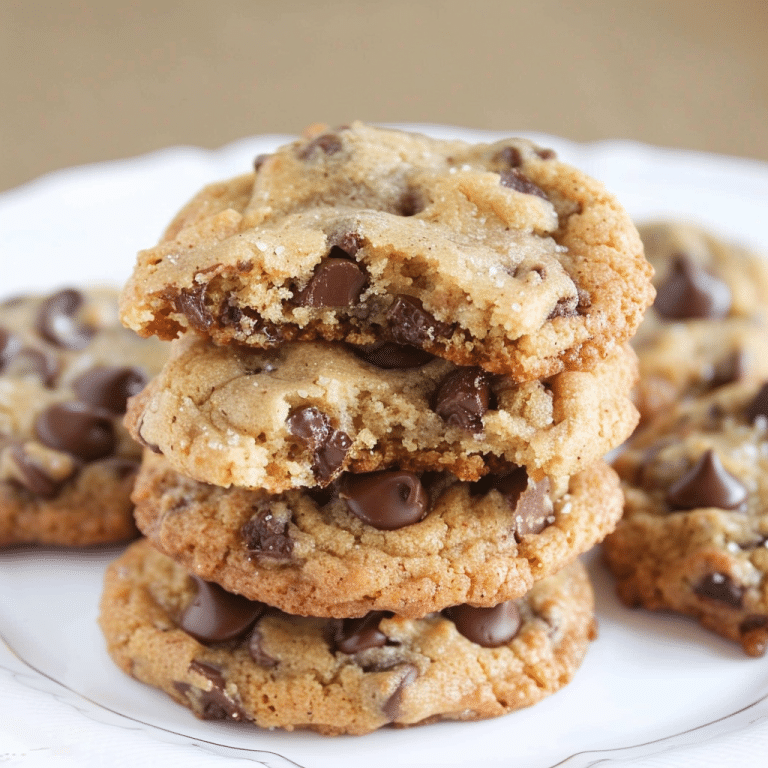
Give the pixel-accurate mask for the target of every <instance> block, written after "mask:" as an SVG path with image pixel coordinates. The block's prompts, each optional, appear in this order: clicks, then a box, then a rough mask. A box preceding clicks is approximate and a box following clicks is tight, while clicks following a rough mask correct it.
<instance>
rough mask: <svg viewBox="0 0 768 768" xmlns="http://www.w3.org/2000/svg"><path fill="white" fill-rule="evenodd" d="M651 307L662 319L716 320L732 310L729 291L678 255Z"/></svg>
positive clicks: (718, 281)
mask: <svg viewBox="0 0 768 768" xmlns="http://www.w3.org/2000/svg"><path fill="white" fill-rule="evenodd" d="M653 306H654V308H655V309H656V311H657V312H658V313H659V315H661V317H663V318H664V319H665V320H692V319H696V318H704V319H706V320H717V319H719V318H721V317H726V316H727V315H728V313H729V312H730V310H731V289H730V288H729V287H728V284H727V283H725V282H723V281H722V280H719V279H718V278H716V277H715V276H714V275H711V274H710V273H709V272H707V271H706V270H704V269H702V268H701V267H700V266H699V265H698V264H696V263H695V262H694V261H693V260H692V259H691V258H690V257H688V256H686V255H685V254H677V255H676V256H675V260H674V262H673V264H672V269H671V270H670V272H669V276H668V277H667V279H666V281H665V283H664V284H663V285H661V286H659V289H658V291H657V292H656V301H655V302H654V303H653Z"/></svg>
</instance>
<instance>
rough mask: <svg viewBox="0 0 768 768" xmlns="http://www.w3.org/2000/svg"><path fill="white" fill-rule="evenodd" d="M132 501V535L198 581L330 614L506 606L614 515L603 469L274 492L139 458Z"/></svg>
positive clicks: (380, 480)
mask: <svg viewBox="0 0 768 768" xmlns="http://www.w3.org/2000/svg"><path fill="white" fill-rule="evenodd" d="M133 498H134V501H135V503H136V522H137V524H138V526H139V528H140V529H141V531H142V532H143V533H144V534H145V535H146V536H147V537H148V538H149V539H150V540H151V542H152V543H153V544H154V545H155V546H156V547H157V548H158V549H160V550H161V551H163V552H164V553H165V554H167V555H168V556H170V557H172V558H173V559H174V560H176V561H177V562H179V563H180V564H182V565H183V566H184V567H185V568H187V569H189V570H190V571H191V572H193V573H195V574H196V575H198V576H200V577H201V578H204V579H209V580H212V581H216V582H218V583H219V584H221V585H222V586H223V587H224V588H225V589H227V590H229V591H231V592H236V593H238V594H242V595H245V596H246V597H248V598H249V599H252V600H262V601H264V602H266V603H269V604H270V605H273V606H276V607H278V608H280V609H282V610H285V611H288V612H290V613H295V614H301V615H315V616H336V617H351V616H362V615H364V614H365V613H367V612H368V611H370V610H391V611H394V612H396V613H398V614H401V615H405V616H410V617H416V618H418V617H421V616H424V615H426V614H427V613H430V612H432V611H435V610H442V609H443V608H445V607H447V606H450V605H456V604H459V603H472V604H474V605H478V606H480V605H482V606H491V605H495V604H497V603H500V602H502V601H504V600H509V599H515V598H517V597H520V596H521V595H523V594H525V592H526V591H527V590H528V589H529V588H530V587H531V586H532V584H533V583H534V581H537V580H539V579H541V578H544V577H545V576H548V575H551V574H553V573H555V572H556V571H558V570H559V569H560V568H562V567H563V566H565V565H566V564H567V563H569V562H571V561H572V560H574V559H575V558H576V557H577V556H578V555H580V554H581V553H583V552H585V551H587V550H588V549H589V548H590V547H592V545H593V544H595V543H596V542H598V541H601V540H602V539H603V538H604V537H605V535H606V534H607V533H608V532H609V531H611V530H613V528H614V527H615V525H616V522H617V521H618V518H619V516H620V514H621V506H622V497H621V492H620V490H619V485H618V479H617V478H616V475H615V473H614V472H613V470H611V469H610V468H609V467H608V466H607V465H606V464H604V463H602V462H598V463H597V464H595V465H593V466H592V467H590V468H589V469H588V470H586V471H584V472H581V473H579V474H578V475H575V476H574V477H572V478H570V479H564V480H560V481H559V482H555V481H550V480H549V479H548V478H545V479H543V480H541V481H538V482H534V481H532V480H530V479H529V478H528V477H527V476H526V474H525V471H524V470H522V469H519V470H517V471H515V472H513V473H510V474H509V475H504V476H491V475H489V476H486V477H485V478H483V480H481V481H480V482H478V483H476V484H475V483H463V482H459V481H457V480H456V479H455V478H453V477H452V476H450V475H449V474H448V473H424V474H422V475H417V474H414V473H408V472H399V471H389V472H381V473H371V474H370V475H344V476H342V477H341V478H340V480H338V481H337V482H336V483H334V484H333V485H332V486H331V487H330V488H328V489H325V490H321V489H313V490H309V491H307V490H294V491H287V492H285V493H283V494H279V495H277V496H273V495H269V494H267V493H265V492H263V491H246V490H243V489H239V488H229V489H226V490H225V489H222V488H218V487H216V486H213V485H207V484H204V483H198V482H195V481H194V480H190V479H188V478H185V477H183V476H181V475H179V474H178V473H176V472H175V471H173V470H172V469H171V468H170V466H169V465H168V463H167V461H166V460H165V459H164V458H163V457H162V456H159V455H156V454H150V453H147V454H146V455H145V458H144V462H143V464H142V468H141V471H140V473H139V476H138V478H137V482H136V488H135V492H134V497H133Z"/></svg>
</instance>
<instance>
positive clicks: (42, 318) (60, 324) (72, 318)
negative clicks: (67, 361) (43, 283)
mask: <svg viewBox="0 0 768 768" xmlns="http://www.w3.org/2000/svg"><path fill="white" fill-rule="evenodd" d="M84 301H85V299H84V297H83V294H82V293H80V292H79V291H76V290H74V289H73V288H67V289H65V290H63V291H59V292H58V293H54V294H53V295H52V296H49V297H48V298H47V299H46V300H45V301H44V302H43V303H42V304H41V305H40V307H39V309H38V310H37V320H36V323H35V327H36V328H37V332H38V333H39V334H40V335H41V336H42V337H43V338H44V339H45V340H46V341H49V342H50V343H51V344H55V345H56V346H57V347H64V348H65V349H73V350H78V349H83V348H84V347H86V346H88V344H89V343H90V341H91V339H92V338H93V335H94V334H95V333H96V329H95V328H93V327H92V326H90V325H87V324H85V323H81V322H80V321H78V319H77V317H76V316H77V312H78V310H79V309H80V307H81V306H82V305H83V302H84Z"/></svg>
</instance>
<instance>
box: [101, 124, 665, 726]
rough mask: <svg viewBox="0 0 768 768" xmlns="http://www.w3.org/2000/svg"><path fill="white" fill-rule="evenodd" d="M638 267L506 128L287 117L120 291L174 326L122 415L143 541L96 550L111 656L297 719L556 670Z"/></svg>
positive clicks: (587, 191)
mask: <svg viewBox="0 0 768 768" xmlns="http://www.w3.org/2000/svg"><path fill="white" fill-rule="evenodd" d="M650 272H651V270H650V267H649V265H648V264H647V262H646V261H645V259H644V257H643V251H642V245H641V243H640V241H639V238H638V236H637V232H636V230H635V229H634V227H633V225H632V224H631V222H630V220H629V218H628V217H627V215H626V213H625V212H624V211H623V209H622V208H621V207H620V206H619V204H618V203H617V202H616V201H615V199H614V198H613V197H612V196H611V195H609V194H608V193H607V192H606V191H605V189H604V188H603V187H602V186H601V185H600V184H598V183H597V182H595V181H593V180H591V179H589V178H588V177H586V176H584V175H583V174H581V173H580V172H578V171H576V170H574V169H572V168H570V167H568V166H566V165H564V164H562V163H560V162H559V161H558V160H557V159H556V158H555V156H554V153H553V152H551V151H550V150H546V149H541V148H539V147H537V146H535V145H533V144H531V143H530V142H527V141H524V140H514V139H513V140H508V141H502V142H498V143H496V144H492V145H488V144H480V145H469V144H466V143H464V142H459V141H439V140H434V139H429V138H427V137H424V136H420V135H415V134H408V133H403V132H399V131H391V130H383V129H378V128H373V127H370V126H366V125H363V124H360V123H355V124H353V125H351V126H347V127H344V128H342V129H339V130H336V131H329V130H327V129H325V128H316V129H314V128H313V129H310V130H309V131H308V132H307V133H306V135H305V136H304V137H303V138H302V139H301V140H298V141H296V142H294V143H292V144H289V145H287V146H284V147H282V148H280V149H278V150H277V151H276V152H275V153H274V154H271V155H269V156H262V157H259V158H257V159H256V162H255V170H254V172H253V173H250V174H247V175H245V176H242V177H240V178H236V179H233V180H230V181H227V182H223V183H221V184H215V185H213V186H210V187H208V188H206V189H204V190H203V191H202V192H201V193H200V194H198V195H197V197H195V198H194V199H193V200H192V201H191V202H190V203H189V204H188V205H187V206H186V207H185V208H184V209H183V210H182V211H181V212H180V213H179V214H178V216H177V217H176V219H175V220H174V221H173V222H172V223H171V225H170V227H169V228H168V230H167V232H166V233H165V236H164V238H163V239H162V241H161V242H160V244H159V245H158V246H156V247H155V248H152V249H150V250H148V251H145V252H142V253H141V254H140V256H139V260H138V263H137V266H136V269H135V271H134V274H133V276H132V278H131V280H130V281H129V283H128V285H127V286H126V288H125V290H124V293H123V299H122V318H123V321H124V322H125V323H126V325H128V326H129V327H131V328H133V329H134V330H136V331H138V332H139V333H140V334H142V335H145V336H147V335H153V334H154V335H157V336H159V337H161V338H164V339H175V341H174V342H173V344H172V353H171V358H170V360H169V362H168V363H167V364H166V365H165V367H164V368H163V370H162V372H161V373H160V374H159V376H157V377H156V378H155V379H153V380H152V381H151V382H150V384H149V385H148V386H147V387H146V389H145V390H144V391H143V392H142V393H141V394H140V395H138V396H136V397H134V398H133V399H132V400H131V402H130V405H129V411H128V415H127V425H128V428H129V430H130V431H131V433H132V434H133V436H134V437H135V438H136V439H137V440H138V441H140V442H141V443H142V444H143V445H144V446H146V451H145V458H144V461H143V464H142V468H141V471H140V474H139V478H138V481H137V485H136V489H135V492H134V501H135V503H136V521H137V523H138V526H139V528H140V529H141V531H142V532H143V533H144V534H145V535H146V537H147V540H146V541H142V542H140V543H138V544H136V545H134V546H133V547H132V548H130V549H129V550H128V552H127V553H126V554H125V555H124V556H123V557H122V558H121V559H120V560H118V561H117V562H116V563H115V564H114V565H113V567H112V568H111V569H110V570H109V572H108V574H107V578H106V589H105V594H104V598H103V601H102V615H101V625H102V628H103V630H104V633H105V636H106V638H107V642H108V646H109V650H110V653H111V654H112V656H113V658H114V659H115V661H116V662H117V663H118V664H119V665H120V666H121V667H122V668H123V669H125V670H126V671H129V672H130V674H132V675H133V676H134V677H135V678H137V679H139V680H142V681H144V682H147V683H150V684H152V685H156V686H159V687H160V688H162V689H163V690H165V691H166V692H167V693H168V694H169V695H171V696H172V697H173V698H174V699H176V700H177V701H179V702H180V703H182V704H184V705H186V706H188V707H190V708H192V710H193V711H194V712H195V713H196V714H197V715H199V716H201V717H209V718H217V717H218V718H230V719H236V720H239V719H247V720H251V721H253V722H255V723H257V724H258V725H261V726H264V727H282V728H288V729H291V728H294V727H308V728H312V729H314V730H317V731H319V732H322V733H358V734H359V733H365V732H368V731H371V730H373V729H375V728H378V727H380V726H383V725H386V724H389V723H391V724H395V725H400V726H405V725H413V724H417V723H424V722H430V721H434V720H438V719H459V720H470V719H478V718H484V717H492V716H495V715H500V714H504V713H505V712H509V711H511V710H513V709H516V708H519V707H522V706H527V705H530V704H533V703H535V702H536V701H538V700H539V699H541V698H542V697H544V696H546V695H547V694H549V693H552V692H553V691H556V690H558V689H559V688H560V687H562V686H563V685H564V684H565V683H567V682H568V681H569V680H570V679H571V677H572V676H573V674H574V672H575V670H576V668H577V667H578V665H579V663H580V661H581V659H582V657H583V655H584V652H585V650H586V647H587V645H588V641H589V640H590V638H591V637H592V636H593V633H594V617H593V600H592V592H591V587H590V585H589V581H588V579H587V577H586V574H585V572H584V570H583V568H582V566H581V565H580V564H579V563H578V562H577V560H576V558H577V557H578V555H579V554H581V553H583V552H585V551H586V550H588V549H589V548H590V547H592V545H593V544H595V543H596V542H598V541H600V540H602V539H603V538H604V537H605V536H606V534H607V533H608V532H609V531H611V530H612V529H613V527H614V526H615V524H616V522H617V520H618V518H619V516H620V514H621V507H622V498H621V493H620V490H619V486H618V479H617V478H616V476H615V474H614V473H613V471H612V470H611V469H610V468H609V467H608V466H607V465H606V464H605V463H603V462H602V460H601V457H602V456H603V455H604V454H605V453H606V452H607V451H609V450H610V449H611V448H613V447H615V446H617V445H619V444H620V443H621V442H622V441H623V440H624V439H625V438H626V437H627V436H628V435H629V434H630V433H631V431H632V429H633V428H634V426H635V424H636V420H637V412H636V410H635V408H634V406H633V405H632V403H631V400H630V397H629V393H630V390H631V387H632V386H633V384H634V382H635V379H636V364H637V363H636V358H635V357H634V355H633V353H632V352H631V351H630V350H629V348H628V347H627V345H626V343H625V342H626V341H627V339H628V338H629V337H630V336H631V335H632V334H633V333H634V331H635V330H636V328H637V326H638V324H639V322H640V319H641V317H642V314H643V311H644V310H645V308H646V307H647V305H648V304H649V303H650V302H651V300H652V296H653V289H652V287H651V285H650Z"/></svg>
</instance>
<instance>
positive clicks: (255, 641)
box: [248, 624, 279, 669]
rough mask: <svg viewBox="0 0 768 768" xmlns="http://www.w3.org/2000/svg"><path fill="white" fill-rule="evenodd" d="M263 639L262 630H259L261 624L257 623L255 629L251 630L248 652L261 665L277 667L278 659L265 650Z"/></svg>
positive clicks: (268, 667)
mask: <svg viewBox="0 0 768 768" xmlns="http://www.w3.org/2000/svg"><path fill="white" fill-rule="evenodd" d="M262 640H263V638H262V636H261V632H259V625H258V624H257V625H256V626H255V627H254V628H253V631H252V632H251V636H250V637H249V638H248V653H249V654H250V657H251V658H252V659H253V660H254V661H255V662H256V663H257V664H258V665H259V666H260V667H265V668H267V669H271V668H272V667H276V666H277V665H278V664H279V662H278V660H277V659H275V658H273V657H272V656H270V655H269V654H268V653H267V652H266V651H265V650H264V646H263V645H262Z"/></svg>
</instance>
